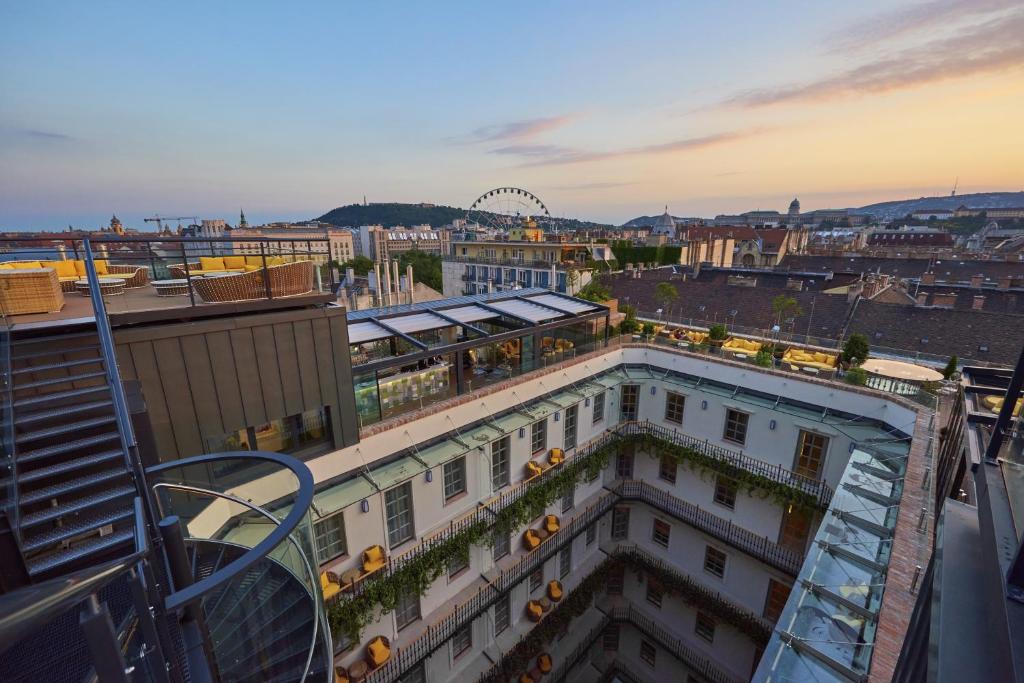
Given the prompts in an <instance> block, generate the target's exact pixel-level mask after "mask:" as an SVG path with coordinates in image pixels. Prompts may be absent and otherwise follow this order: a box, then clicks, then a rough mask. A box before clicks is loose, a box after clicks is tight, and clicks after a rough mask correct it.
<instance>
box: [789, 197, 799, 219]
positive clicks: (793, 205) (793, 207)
mask: <svg viewBox="0 0 1024 683" xmlns="http://www.w3.org/2000/svg"><path fill="white" fill-rule="evenodd" d="M789 213H790V215H793V214H798V213H800V200H799V199H794V200H793V201H791V202H790V203H789Z"/></svg>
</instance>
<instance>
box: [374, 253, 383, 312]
mask: <svg viewBox="0 0 1024 683" xmlns="http://www.w3.org/2000/svg"><path fill="white" fill-rule="evenodd" d="M373 287H374V289H375V290H376V292H375V293H376V294H377V305H378V306H383V305H384V282H383V281H382V280H381V279H380V262H379V261H378V262H376V263H374V264H373Z"/></svg>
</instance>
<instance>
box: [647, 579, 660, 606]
mask: <svg viewBox="0 0 1024 683" xmlns="http://www.w3.org/2000/svg"><path fill="white" fill-rule="evenodd" d="M644 598H645V599H646V600H647V602H649V603H651V604H652V605H654V606H655V607H657V608H658V609H661V605H662V601H663V600H664V598H665V591H663V590H662V589H661V587H660V586H657V585H655V582H654V581H652V580H651V579H650V578H648V579H647V594H646V595H645V596H644Z"/></svg>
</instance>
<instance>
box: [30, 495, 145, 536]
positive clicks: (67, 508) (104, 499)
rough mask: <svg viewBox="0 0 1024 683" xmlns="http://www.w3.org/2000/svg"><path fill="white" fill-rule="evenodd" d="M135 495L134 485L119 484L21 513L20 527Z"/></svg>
mask: <svg viewBox="0 0 1024 683" xmlns="http://www.w3.org/2000/svg"><path fill="white" fill-rule="evenodd" d="M133 495H135V487H134V486H119V487H117V488H111V489H107V490H106V491H101V492H99V493H94V494H92V495H91V496H85V497H84V498H78V499H77V500H74V501H72V502H70V503H65V504H64V505H61V506H60V507H54V508H47V509H45V510H40V511H39V512H33V513H31V514H27V515H23V516H22V518H21V528H22V529H28V528H30V527H33V526H36V525H37V524H43V523H45V522H50V521H53V520H55V519H60V518H61V517H64V516H68V515H73V514H75V513H78V512H81V511H82V510H88V509H89V508H91V507H93V506H95V505H102V504H103V503H108V502H110V501H112V500H117V499H118V498H125V497H127V496H133Z"/></svg>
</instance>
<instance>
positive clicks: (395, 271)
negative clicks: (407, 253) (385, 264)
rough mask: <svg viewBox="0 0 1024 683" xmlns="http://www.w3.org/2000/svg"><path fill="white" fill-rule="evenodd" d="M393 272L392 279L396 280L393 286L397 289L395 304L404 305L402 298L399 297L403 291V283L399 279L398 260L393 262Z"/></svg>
mask: <svg viewBox="0 0 1024 683" xmlns="http://www.w3.org/2000/svg"><path fill="white" fill-rule="evenodd" d="M391 270H392V274H391V277H392V278H393V279H394V283H393V284H394V287H395V303H396V304H400V303H402V297H400V296H398V293H399V292H401V291H402V281H401V280H400V279H399V278H398V259H395V260H394V261H392V262H391Z"/></svg>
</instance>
